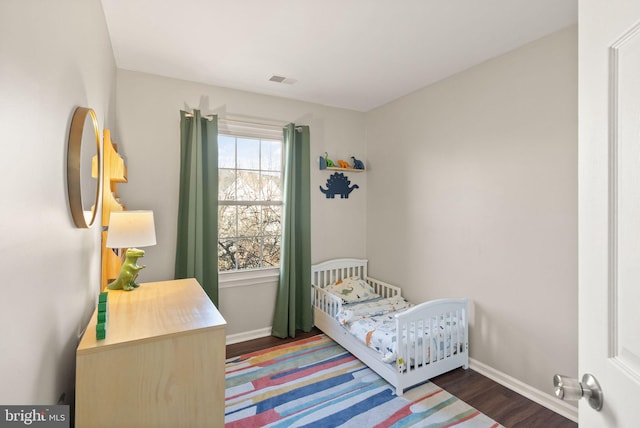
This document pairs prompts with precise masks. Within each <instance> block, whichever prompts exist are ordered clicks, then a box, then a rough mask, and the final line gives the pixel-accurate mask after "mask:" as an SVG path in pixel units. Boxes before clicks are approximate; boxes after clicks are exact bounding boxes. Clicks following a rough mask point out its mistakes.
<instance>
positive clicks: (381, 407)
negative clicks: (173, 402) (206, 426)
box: [225, 334, 501, 428]
mask: <svg viewBox="0 0 640 428" xmlns="http://www.w3.org/2000/svg"><path fill="white" fill-rule="evenodd" d="M225 406H226V410H225V427H227V428H230V427H231V428H233V427H251V428H254V427H265V426H267V427H319V428H327V427H359V428H370V427H381V428H382V427H500V426H501V425H500V424H498V423H496V422H495V421H493V420H491V419H490V418H489V417H487V416H486V415H484V414H482V413H480V412H479V411H477V410H476V409H474V408H473V407H471V406H469V405H468V404H466V403H465V402H463V401H461V400H459V399H457V398H456V397H454V396H453V395H451V394H449V393H448V392H446V391H444V390H443V389H441V388H439V387H438V386H436V385H434V384H433V383H431V382H427V383H425V384H423V385H420V386H418V387H415V388H412V389H410V390H409V391H406V392H405V393H404V395H403V396H402V397H398V396H396V395H395V393H394V391H393V389H392V388H391V387H390V386H389V384H388V383H387V382H386V381H385V380H384V379H382V378H381V377H380V376H378V375H377V374H376V373H374V372H373V371H371V370H370V369H369V368H368V367H367V366H365V365H364V364H362V363H361V362H360V361H359V360H358V359H356V358H355V357H354V356H353V355H351V354H350V353H348V352H347V351H345V350H344V348H342V347H341V346H340V345H338V344H337V343H335V342H334V341H332V340H331V339H329V338H328V337H327V336H325V335H323V334H321V335H318V336H313V337H310V338H308V339H304V340H299V341H296V342H292V343H289V344H285V345H281V346H277V347H274V348H269V349H264V350H261V351H258V352H254V353H251V354H246V355H242V356H240V357H236V358H230V359H228V360H227V362H226V403H225Z"/></svg>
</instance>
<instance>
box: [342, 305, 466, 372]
mask: <svg viewBox="0 0 640 428" xmlns="http://www.w3.org/2000/svg"><path fill="white" fill-rule="evenodd" d="M412 306H413V305H412V304H411V303H409V302H407V301H406V300H404V299H403V298H402V297H397V296H396V297H390V298H378V299H373V300H368V301H365V302H359V303H351V304H344V305H343V309H342V311H340V312H339V313H338V314H337V315H336V319H337V320H338V321H339V322H340V323H341V324H342V326H343V327H344V328H345V329H347V330H348V331H349V333H351V334H352V335H353V336H355V337H356V338H358V339H359V340H360V341H362V342H363V343H365V344H366V345H367V346H368V347H369V348H371V349H374V350H376V351H377V352H379V353H380V354H381V355H382V361H384V362H385V363H392V362H394V361H395V360H396V358H397V353H396V345H397V343H398V338H397V332H396V322H395V315H396V314H397V313H400V312H402V311H405V310H407V309H409V308H410V307H412ZM426 324H428V323H426ZM450 324H451V323H450V322H449V320H446V319H442V318H441V319H440V320H437V319H433V320H432V321H431V325H432V326H437V329H438V330H439V331H438V334H437V335H435V336H434V337H433V340H432V341H431V345H432V346H434V345H436V344H437V342H440V351H441V352H445V349H444V348H445V343H446V348H447V349H446V352H447V353H448V352H449V348H450V342H451V340H450V338H449V337H445V339H446V340H444V341H443V340H441V339H442V338H443V337H444V335H445V332H446V329H445V328H446V327H448V326H450ZM453 327H455V325H454V326H453ZM402 335H403V338H404V339H406V338H407V335H409V339H410V340H417V341H418V344H421V343H422V341H423V340H427V341H428V340H429V338H430V337H431V331H430V328H429V325H426V326H423V325H422V323H419V324H417V325H411V326H410V327H409V329H408V331H403V332H402ZM434 349H435V348H434ZM430 351H431V346H430V347H429V355H427V359H429V358H430ZM454 352H455V348H454ZM399 364H402V362H401V361H400V362H399Z"/></svg>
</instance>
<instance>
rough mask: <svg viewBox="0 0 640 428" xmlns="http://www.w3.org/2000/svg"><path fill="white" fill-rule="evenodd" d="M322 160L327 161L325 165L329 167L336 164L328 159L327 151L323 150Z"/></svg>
mask: <svg viewBox="0 0 640 428" xmlns="http://www.w3.org/2000/svg"><path fill="white" fill-rule="evenodd" d="M324 161H325V162H326V163H327V167H329V168H333V167H335V166H336V164H335V163H334V162H333V161H332V160H331V159H329V153H327V152H324Z"/></svg>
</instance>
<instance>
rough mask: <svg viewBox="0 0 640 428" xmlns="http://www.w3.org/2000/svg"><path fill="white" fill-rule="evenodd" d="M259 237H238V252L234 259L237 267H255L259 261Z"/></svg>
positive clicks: (259, 264) (259, 265) (258, 265)
mask: <svg viewBox="0 0 640 428" xmlns="http://www.w3.org/2000/svg"><path fill="white" fill-rule="evenodd" d="M260 253H261V248H260V238H245V239H238V252H237V253H236V261H237V263H238V269H257V268H259V267H261V263H260V259H261V257H260Z"/></svg>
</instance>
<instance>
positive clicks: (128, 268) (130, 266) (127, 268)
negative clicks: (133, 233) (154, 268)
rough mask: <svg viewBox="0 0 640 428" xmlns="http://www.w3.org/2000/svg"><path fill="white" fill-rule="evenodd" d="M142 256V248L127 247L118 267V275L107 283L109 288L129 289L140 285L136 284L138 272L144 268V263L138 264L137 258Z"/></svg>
mask: <svg viewBox="0 0 640 428" xmlns="http://www.w3.org/2000/svg"><path fill="white" fill-rule="evenodd" d="M140 257H144V250H140V249H138V248H129V249H127V251H126V253H125V259H124V262H123V263H122V267H121V268H120V273H119V274H118V277H117V278H116V279H115V280H114V281H112V282H110V283H109V284H108V285H107V288H108V289H109V290H125V291H131V290H134V289H136V288H138V287H139V286H140V284H136V278H137V277H138V272H140V270H141V269H144V268H146V267H147V266H146V265H142V266H138V259H139V258H140Z"/></svg>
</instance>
